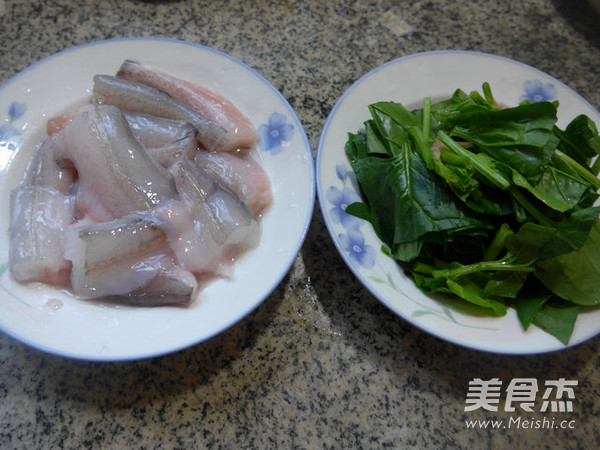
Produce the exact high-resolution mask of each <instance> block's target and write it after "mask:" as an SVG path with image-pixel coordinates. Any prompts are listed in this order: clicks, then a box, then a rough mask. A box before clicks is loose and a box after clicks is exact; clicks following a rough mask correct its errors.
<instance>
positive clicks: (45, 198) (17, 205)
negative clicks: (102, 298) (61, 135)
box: [10, 185, 75, 286]
mask: <svg viewBox="0 0 600 450" xmlns="http://www.w3.org/2000/svg"><path fill="white" fill-rule="evenodd" d="M74 204H75V202H74V199H73V198H72V197H70V196H66V195H64V194H62V193H60V192H58V191H57V190H55V189H52V188H49V187H44V186H39V185H26V186H22V187H19V188H17V189H15V190H13V191H12V192H11V215H10V219H11V221H10V270H11V273H12V275H13V277H14V278H15V279H16V280H18V281H20V282H23V283H27V282H32V281H40V282H42V283H47V284H51V285H54V286H68V284H69V273H70V271H71V263H70V262H69V261H68V260H66V259H65V258H64V257H63V243H64V233H65V230H66V229H67V227H68V226H70V225H71V223H72V221H73V211H74Z"/></svg>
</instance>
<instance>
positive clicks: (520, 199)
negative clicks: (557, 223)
mask: <svg viewBox="0 0 600 450" xmlns="http://www.w3.org/2000/svg"><path fill="white" fill-rule="evenodd" d="M508 192H510V194H511V196H512V198H514V199H515V200H516V201H517V203H518V204H519V205H521V206H522V207H523V208H525V210H526V211H527V212H528V213H529V214H531V216H532V217H533V218H534V219H535V220H537V221H538V222H539V223H540V224H541V225H544V226H547V227H552V228H554V224H553V223H552V221H551V220H550V219H548V217H546V216H545V215H544V213H542V212H541V211H540V210H539V209H537V208H536V207H535V206H534V205H533V203H531V202H530V201H529V200H528V199H527V197H525V196H524V195H523V194H522V193H521V192H520V191H519V189H518V188H516V187H514V186H513V187H511V188H509V190H508Z"/></svg>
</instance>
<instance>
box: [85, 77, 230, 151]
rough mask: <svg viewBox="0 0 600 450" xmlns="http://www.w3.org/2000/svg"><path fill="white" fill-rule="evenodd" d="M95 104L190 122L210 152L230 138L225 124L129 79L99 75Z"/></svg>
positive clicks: (95, 85)
mask: <svg viewBox="0 0 600 450" xmlns="http://www.w3.org/2000/svg"><path fill="white" fill-rule="evenodd" d="M93 101H94V103H96V104H102V105H113V106H116V107H118V108H120V109H123V110H125V111H132V112H138V113H143V114H151V115H154V116H159V117H164V118H167V119H175V120H183V121H186V122H189V123H190V124H192V125H193V126H194V127H195V128H196V129H197V130H198V134H197V135H196V138H197V139H198V142H200V143H201V144H202V145H203V146H205V147H206V148H207V149H210V150H214V149H217V148H219V146H220V144H221V141H222V140H223V139H224V138H225V136H226V135H227V130H225V128H223V127H222V126H221V125H219V124H218V123H216V122H214V121H212V120H210V119H207V118H206V117H205V116H203V115H202V114H200V113H199V112H197V111H195V110H193V109H192V108H190V107H189V106H187V105H185V104H183V103H181V102H180V101H177V100H175V99H174V98H173V97H171V96H170V95H168V94H166V93H165V92H163V91H160V90H158V89H154V88H153V87H150V86H147V85H145V84H142V83H137V82H135V81H130V80H126V79H125V78H121V77H114V76H110V75H95V76H94V95H93Z"/></svg>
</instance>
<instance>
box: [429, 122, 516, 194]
mask: <svg viewBox="0 0 600 450" xmlns="http://www.w3.org/2000/svg"><path fill="white" fill-rule="evenodd" d="M438 138H439V140H440V141H442V143H443V144H444V145H446V147H448V148H449V149H450V150H452V151H454V152H455V153H458V154H459V155H461V156H465V157H467V158H468V159H469V161H470V163H471V164H472V165H473V167H474V168H475V170H477V171H478V172H479V173H480V174H481V175H483V176H484V177H485V178H487V179H488V180H489V181H490V182H492V183H493V184H494V186H496V187H498V188H500V189H502V190H503V191H504V190H506V189H508V188H509V187H510V182H509V181H508V180H507V179H506V178H504V177H503V176H502V175H500V174H499V173H498V172H496V171H495V170H493V169H492V168H491V167H490V166H489V165H487V164H484V163H483V162H481V161H480V160H479V159H477V157H476V155H475V154H474V153H471V152H470V151H468V150H466V149H464V148H463V147H461V146H460V145H458V144H457V143H456V142H455V141H454V139H452V138H451V137H450V136H448V135H447V134H446V132H444V131H442V130H440V131H439V132H438Z"/></svg>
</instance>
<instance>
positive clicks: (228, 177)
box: [194, 151, 273, 217]
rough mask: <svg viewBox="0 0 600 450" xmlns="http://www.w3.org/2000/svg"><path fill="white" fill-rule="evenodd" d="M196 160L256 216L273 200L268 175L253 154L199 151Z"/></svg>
mask: <svg viewBox="0 0 600 450" xmlns="http://www.w3.org/2000/svg"><path fill="white" fill-rule="evenodd" d="M194 161H195V162H196V164H198V166H200V167H202V168H203V169H204V170H206V172H208V173H209V174H210V175H211V176H213V177H214V178H215V180H216V181H217V183H219V184H220V185H221V186H223V187H224V188H225V189H227V190H229V191H230V192H232V193H234V194H235V195H236V196H237V197H238V198H239V199H240V200H241V201H242V203H243V204H244V205H245V206H246V208H247V209H248V211H250V213H251V214H252V215H254V216H255V217H256V216H258V215H259V214H260V213H262V212H264V211H265V210H266V209H267V208H268V207H269V206H270V205H271V203H272V202H273V192H272V190H271V181H270V180H269V176H268V175H267V173H266V172H265V171H264V169H263V168H262V166H260V165H259V164H258V163H257V162H256V161H255V160H254V159H252V158H251V157H249V156H246V157H240V156H237V155H234V154H231V153H215V152H206V151H199V152H198V153H197V154H196V158H195V160H194Z"/></svg>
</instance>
